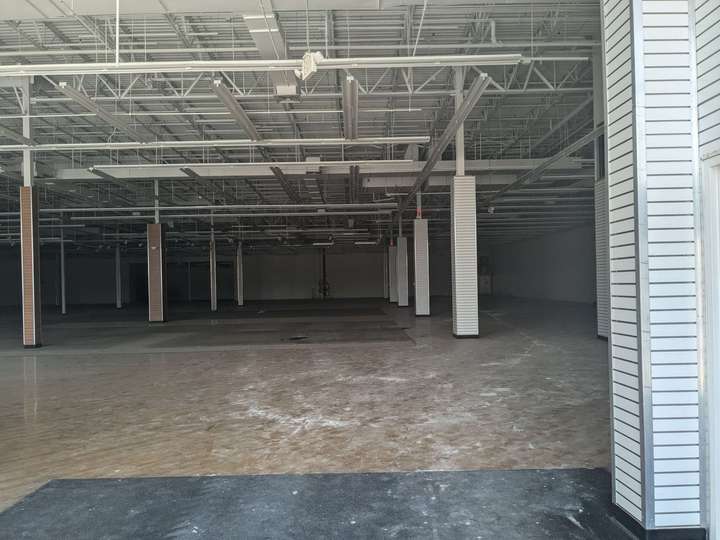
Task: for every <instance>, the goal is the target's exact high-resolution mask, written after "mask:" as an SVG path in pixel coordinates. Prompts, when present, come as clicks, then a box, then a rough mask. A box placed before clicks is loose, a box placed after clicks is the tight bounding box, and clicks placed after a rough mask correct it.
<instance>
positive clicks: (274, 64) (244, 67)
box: [0, 54, 529, 77]
mask: <svg viewBox="0 0 720 540" xmlns="http://www.w3.org/2000/svg"><path fill="white" fill-rule="evenodd" d="M302 62H303V60H302V58H298V59H287V60H285V59H280V60H264V59H263V60H189V61H162V62H118V63H109V62H95V63H93V62H89V63H78V64H15V65H3V66H0V75H5V76H8V77H28V76H38V77H39V76H43V75H45V76H53V75H120V74H136V73H206V72H212V71H226V72H231V73H247V72H275V71H281V72H287V71H293V70H296V69H297V70H300V69H301V68H302ZM521 62H529V60H528V59H525V58H523V56H522V55H520V54H485V55H480V54H468V55H432V56H430V55H428V56H393V57H359V58H324V59H322V60H321V61H319V62H317V67H318V70H327V69H372V68H387V67H393V68H408V67H441V66H509V65H515V64H518V63H521Z"/></svg>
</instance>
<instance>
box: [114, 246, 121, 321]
mask: <svg viewBox="0 0 720 540" xmlns="http://www.w3.org/2000/svg"><path fill="white" fill-rule="evenodd" d="M115 307H116V308H117V309H122V267H121V265H120V243H119V242H118V243H116V244H115Z"/></svg>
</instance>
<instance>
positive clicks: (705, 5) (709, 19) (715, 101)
mask: <svg viewBox="0 0 720 540" xmlns="http://www.w3.org/2000/svg"><path fill="white" fill-rule="evenodd" d="M695 24H696V26H695V28H696V36H695V43H696V46H697V87H698V117H699V139H700V155H701V156H705V155H709V154H711V153H715V152H718V151H720V31H718V28H719V27H720V0H697V3H696V6H695Z"/></svg>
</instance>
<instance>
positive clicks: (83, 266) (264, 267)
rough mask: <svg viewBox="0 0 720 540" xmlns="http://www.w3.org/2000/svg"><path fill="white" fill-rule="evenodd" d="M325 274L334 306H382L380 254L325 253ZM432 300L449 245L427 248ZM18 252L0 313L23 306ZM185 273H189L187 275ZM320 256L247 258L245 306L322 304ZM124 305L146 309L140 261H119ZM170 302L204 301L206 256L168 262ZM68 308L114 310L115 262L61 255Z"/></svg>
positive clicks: (221, 276)
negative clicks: (349, 302)
mask: <svg viewBox="0 0 720 540" xmlns="http://www.w3.org/2000/svg"><path fill="white" fill-rule="evenodd" d="M412 251H413V244H412V238H409V241H408V270H409V272H408V279H409V281H410V295H411V296H412V293H413V281H414V275H413V274H414V271H413V270H414V268H413V252H412ZM326 253H327V255H326V257H327V258H326V268H327V281H328V283H329V293H330V297H331V298H382V296H383V279H384V273H383V264H384V261H385V259H384V252H383V249H382V248H379V249H375V250H372V251H369V250H362V251H361V250H357V251H352V250H346V251H334V250H327V252H326ZM430 255H431V257H430V287H431V294H433V295H439V296H448V295H450V250H449V244H448V243H447V242H443V241H438V242H434V243H431V246H430ZM19 256H20V253H19V248H18V247H17V246H15V247H14V248H9V247H8V248H0V305H19V303H20V259H19ZM41 262H42V266H41V279H42V285H41V287H42V294H43V302H44V303H45V304H53V305H56V304H59V298H60V287H59V279H60V269H59V268H60V267H59V258H58V254H57V253H56V251H54V250H46V251H45V252H43V253H42V255H41ZM188 266H189V273H188ZM320 272H321V250H320V249H313V250H306V251H300V252H298V253H295V254H284V255H280V254H267V253H259V254H256V253H252V252H249V253H246V254H245V255H244V277H245V298H246V299H248V300H273V299H309V298H318V297H319V292H318V291H319V284H320ZM122 275H123V278H122V279H123V284H122V285H123V287H122V288H123V302H124V303H128V302H131V303H132V302H137V303H143V302H145V301H147V266H146V263H145V259H144V258H143V257H142V256H141V255H132V256H128V255H125V254H123V258H122ZM167 275H168V297H169V299H170V301H180V302H185V301H188V300H189V299H191V300H193V301H209V282H210V271H209V263H208V262H207V261H206V260H205V258H204V256H195V257H193V258H192V259H191V260H190V261H188V260H176V259H174V258H173V257H172V256H171V257H170V258H169V261H168V266H167ZM217 277H218V298H219V299H220V300H231V299H232V298H233V292H234V291H233V281H234V268H233V262H232V260H231V259H230V258H229V257H227V256H225V257H222V256H221V257H219V259H218V269H217ZM66 279H67V281H66V283H67V302H68V304H114V303H115V260H114V254H113V253H107V254H106V253H99V254H92V255H89V254H86V253H84V254H75V253H73V252H72V251H70V252H68V253H67V255H66Z"/></svg>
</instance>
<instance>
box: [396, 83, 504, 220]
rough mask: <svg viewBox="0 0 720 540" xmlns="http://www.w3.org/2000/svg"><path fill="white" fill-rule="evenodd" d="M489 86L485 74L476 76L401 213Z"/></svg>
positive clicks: (428, 159)
mask: <svg viewBox="0 0 720 540" xmlns="http://www.w3.org/2000/svg"><path fill="white" fill-rule="evenodd" d="M489 84H490V77H488V76H487V75H486V74H481V75H478V77H477V78H476V79H475V81H474V82H473V84H472V86H471V87H470V89H469V90H468V93H467V96H465V99H464V100H463V102H462V105H461V106H460V107H459V108H458V109H457V110H456V111H455V114H454V115H453V117H452V118H451V119H450V122H448V125H447V127H446V128H445V131H443V134H442V135H441V136H440V138H439V139H438V141H437V142H436V143H435V145H434V146H433V149H432V151H431V152H430V155H429V156H428V158H427V161H426V162H425V166H424V167H423V169H422V171H420V174H419V175H418V178H417V180H416V181H415V185H414V186H413V187H412V188H411V189H410V191H409V193H408V196H407V197H406V198H405V199H404V200H403V202H402V203H401V205H400V210H401V211H403V210H405V208H407V206H408V204H409V203H410V200H411V199H412V197H413V196H414V195H415V193H417V191H418V190H420V189H423V188H424V187H425V185H426V184H427V181H428V179H429V178H430V174H431V173H432V170H433V169H434V168H435V165H436V164H437V162H438V161H440V158H441V157H442V154H443V152H444V151H445V148H447V146H448V144H450V141H452V139H453V137H455V136H456V135H457V132H458V129H459V128H460V126H461V125H462V123H463V122H464V121H465V119H466V118H467V117H468V115H469V114H470V111H472V109H473V107H475V104H476V103H477V102H478V100H479V99H480V97H481V96H482V94H483V92H484V91H485V89H486V88H487V87H488V85H489Z"/></svg>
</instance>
